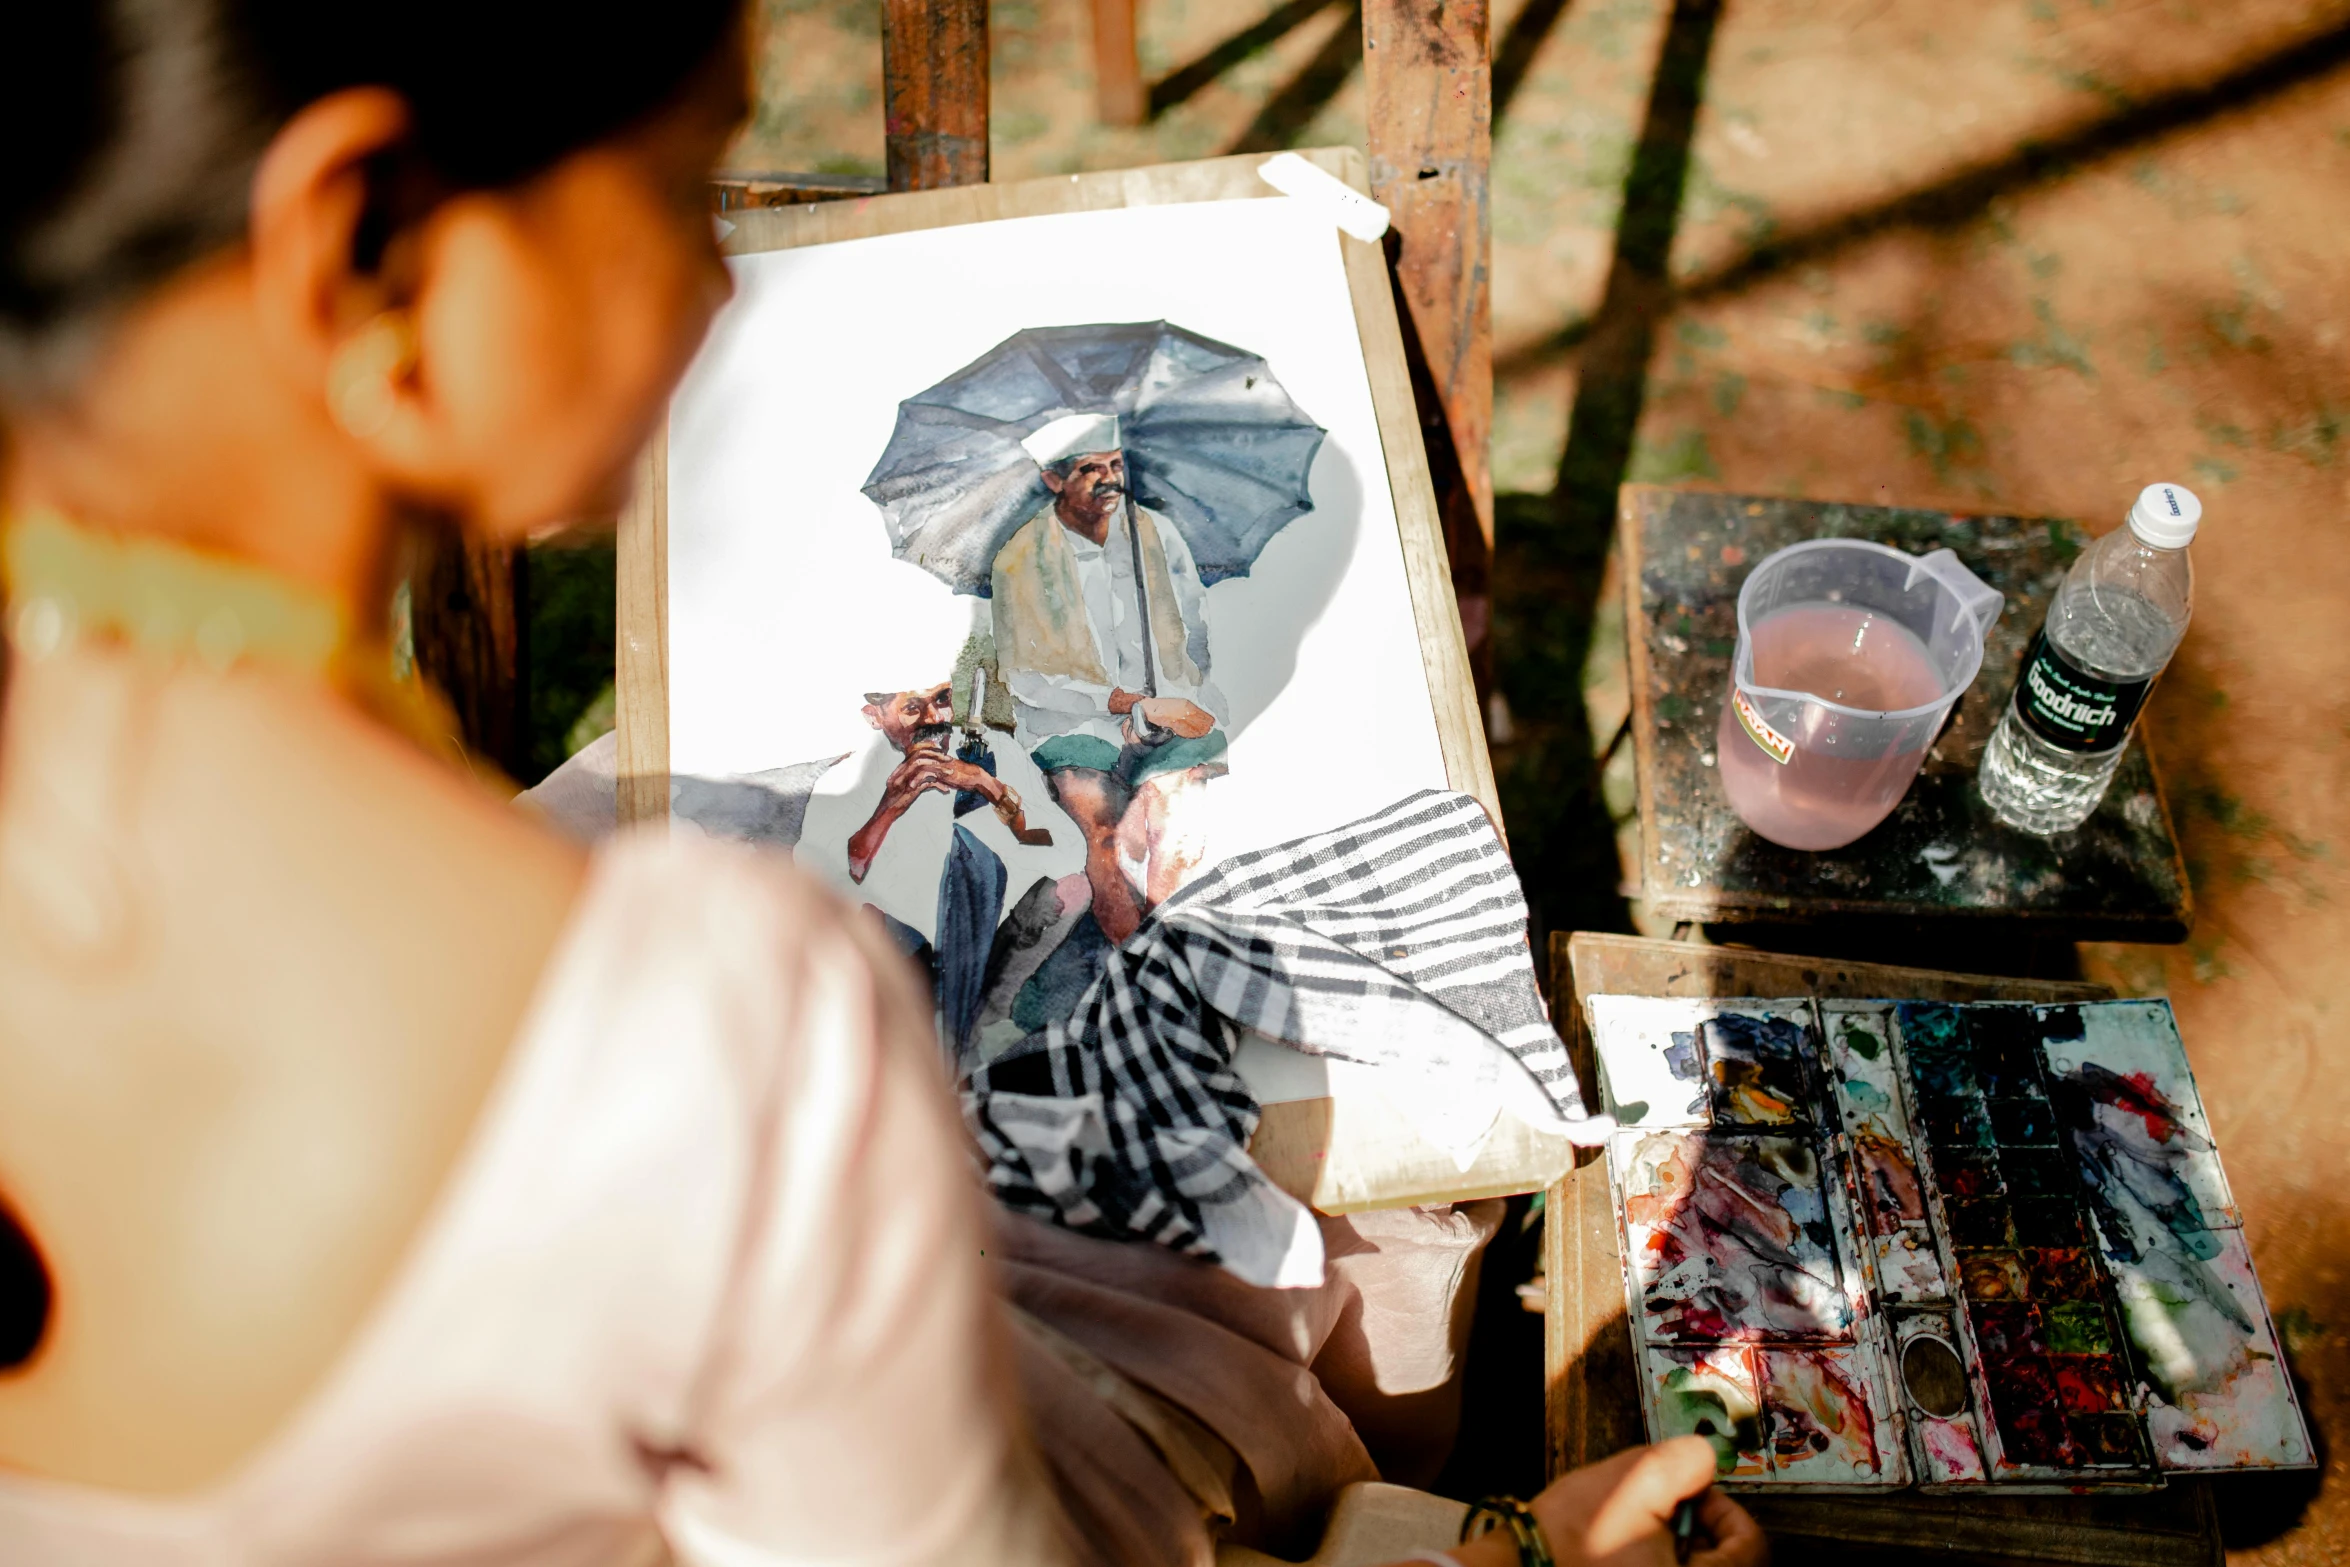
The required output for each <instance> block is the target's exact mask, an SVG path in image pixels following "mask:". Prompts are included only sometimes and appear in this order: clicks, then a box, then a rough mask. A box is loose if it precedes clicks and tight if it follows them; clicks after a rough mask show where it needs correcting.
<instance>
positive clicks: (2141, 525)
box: [2130, 484, 2203, 550]
mask: <svg viewBox="0 0 2350 1567" xmlns="http://www.w3.org/2000/svg"><path fill="white" fill-rule="evenodd" d="M2202 520H2203V503H2202V502H2201V501H2199V500H2197V499H2196V498H2195V492H2194V491H2193V490H2190V489H2188V488H2187V487H2186V486H2185V485H2182V484H2149V485H2148V486H2146V488H2145V489H2144V490H2142V491H2140V492H2139V494H2138V504H2137V505H2135V506H2133V507H2131V508H2130V531H2131V532H2132V533H2135V534H2136V535H2137V536H2138V537H2139V538H2141V539H2143V540H2144V541H2145V542H2146V543H2148V544H2151V545H2153V546H2154V547H2155V548H2156V549H2158V550H2180V549H2185V548H2186V547H2187V541H2188V540H2190V539H2192V538H2194V537H2195V525H2196V524H2197V523H2199V522H2201V521H2202Z"/></svg>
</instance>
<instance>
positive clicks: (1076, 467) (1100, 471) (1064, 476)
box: [1044, 451, 1126, 526]
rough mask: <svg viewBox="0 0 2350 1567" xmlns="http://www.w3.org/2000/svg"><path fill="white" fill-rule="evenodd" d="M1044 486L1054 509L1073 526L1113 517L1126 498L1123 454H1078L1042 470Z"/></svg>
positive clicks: (1064, 520)
mask: <svg viewBox="0 0 2350 1567" xmlns="http://www.w3.org/2000/svg"><path fill="white" fill-rule="evenodd" d="M1044 487H1045V488H1046V489H1048V490H1050V491H1052V492H1053V496H1054V509H1055V510H1056V511H1058V512H1059V513H1060V514H1061V520H1062V521H1063V522H1066V523H1069V524H1070V525H1072V526H1084V525H1088V524H1098V523H1101V522H1104V521H1107V520H1108V519H1109V518H1110V517H1112V516H1114V515H1116V513H1117V510H1118V507H1119V505H1120V503H1122V502H1123V501H1124V500H1125V498H1126V454H1125V453H1124V452H1117V451H1110V452H1081V453H1079V454H1078V455H1076V456H1074V457H1064V458H1062V459H1061V460H1060V461H1059V462H1056V463H1054V464H1052V465H1051V466H1049V467H1047V468H1046V469H1045V470H1044Z"/></svg>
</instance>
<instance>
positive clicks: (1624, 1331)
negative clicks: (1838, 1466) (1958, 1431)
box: [1543, 932, 2221, 1567]
mask: <svg viewBox="0 0 2350 1567" xmlns="http://www.w3.org/2000/svg"><path fill="white" fill-rule="evenodd" d="M1550 960H1551V1006H1552V1012H1553V1015H1554V1016H1555V1017H1556V1018H1557V1019H1558V1021H1559V1023H1560V1026H1561V1030H1562V1032H1563V1033H1565V1035H1566V1038H1567V1043H1568V1047H1569V1051H1570V1054H1572V1055H1573V1056H1574V1058H1575V1066H1576V1071H1577V1072H1578V1073H1579V1074H1580V1075H1581V1077H1582V1079H1583V1081H1584V1083H1585V1084H1586V1085H1587V1086H1588V1087H1589V1088H1590V1090H1591V1091H1592V1094H1593V1099H1592V1102H1594V1103H1596V1102H1597V1093H1596V1084H1597V1075H1596V1073H1595V1071H1594V1070H1593V1067H1592V1062H1591V1058H1590V1040H1589V1034H1588V1031H1587V1030H1586V1029H1585V1028H1584V1027H1583V1024H1582V1006H1581V998H1582V997H1585V996H1592V995H1642V996H1729V995H1744V994H1761V993H1764V992H1769V993H1771V994H1773V995H1785V996H1797V995H1809V996H1815V997H1848V998H1853V999H1865V998H1870V997H1881V996H1886V995H1894V994H1899V995H1902V996H1907V997H1914V998H1918V999H1924V1000H1938V1001H2047V1002H2063V1001H2096V1000H2104V999H2108V998H2110V997H2111V995H2112V992H2111V991H2109V990H2107V989H2106V988H2105V987H2104V986H2101V985H2085V984H2074V983H2065V982H2060V981H2053V980H2022V979H2006V978H2001V977H1996V976H1990V975H1979V974H1946V973H1941V972H1938V971H1936V970H1932V969H1922V968H1905V967H1899V966H1895V965H1889V964H1877V963H1847V962H1839V961H1832V960H1828V959H1821V958H1807V957H1795V956H1788V955H1785V954H1780V953H1769V952H1756V951H1751V950H1747V949H1744V948H1730V947H1703V946H1697V945H1694V944H1691V943H1685V942H1672V941H1657V940H1650V939H1645V938H1641V937H1634V936H1608V935H1595V934H1590V933H1580V932H1579V933H1577V934H1575V935H1574V936H1571V937H1570V936H1566V935H1563V934H1562V935H1557V936H1554V937H1552V938H1551V951H1550ZM1543 1213H1544V1224H1543V1256H1544V1274H1545V1277H1546V1279H1547V1281H1548V1286H1549V1290H1548V1301H1547V1309H1546V1311H1545V1313H1544V1320H1543V1328H1544V1340H1545V1354H1544V1362H1545V1378H1546V1383H1547V1390H1548V1391H1547V1399H1546V1406H1547V1407H1546V1413H1547V1418H1546V1422H1545V1424H1546V1429H1547V1444H1546V1445H1547V1448H1548V1454H1547V1456H1548V1464H1549V1472H1550V1473H1551V1474H1553V1475H1558V1474H1562V1473H1564V1472H1565V1471H1567V1470H1569V1469H1572V1468H1575V1467H1577V1466H1578V1465H1581V1464H1587V1463H1591V1462H1594V1461H1596V1460H1598V1459H1601V1458H1605V1457H1606V1456H1608V1455H1609V1454H1610V1453H1614V1452H1617V1451H1620V1450H1621V1449H1623V1448H1626V1447H1630V1446H1634V1445H1636V1444H1638V1443H1640V1442H1642V1441H1644V1440H1646V1436H1645V1432H1644V1429H1643V1426H1642V1421H1641V1413H1640V1398H1639V1392H1638V1388H1637V1385H1636V1384H1635V1381H1634V1372H1633V1360H1632V1339H1631V1333H1630V1331H1629V1327H1628V1325H1627V1323H1626V1321H1625V1317H1624V1284H1623V1270H1622V1265H1621V1263H1620V1262H1619V1261H1618V1254H1617V1246H1618V1240H1617V1231H1616V1221H1615V1208H1614V1203H1613V1201H1612V1199H1611V1197H1610V1195H1609V1191H1608V1180H1607V1167H1606V1165H1605V1163H1604V1161H1601V1160H1599V1159H1597V1158H1596V1157H1594V1158H1592V1159H1591V1161H1590V1162H1588V1163H1585V1164H1583V1165H1581V1166H1580V1167H1578V1168H1575V1169H1572V1170H1570V1171H1568V1172H1567V1174H1566V1175H1565V1176H1564V1177H1563V1178H1562V1179H1561V1180H1560V1181H1559V1182H1558V1183H1557V1184H1556V1185H1554V1186H1552V1187H1551V1188H1550V1192H1549V1195H1548V1198H1547V1199H1546V1201H1545V1205H1544V1210H1543ZM1741 1500H1742V1501H1743V1502H1744V1503H1745V1504H1746V1505H1747V1506H1748V1507H1749V1508H1750V1509H1751V1510H1752V1511H1753V1512H1754V1513H1755V1515H1756V1516H1757V1518H1759V1519H1760V1520H1761V1521H1762V1523H1763V1526H1764V1528H1765V1529H1766V1530H1767V1531H1768V1532H1769V1533H1770V1535H1771V1537H1772V1543H1773V1544H1774V1546H1776V1547H1778V1548H1779V1550H1780V1552H1781V1554H1782V1555H1791V1554H1793V1552H1792V1551H1791V1550H1790V1549H1789V1548H1790V1547H1798V1548H1800V1549H1801V1550H1802V1551H1803V1552H1804V1553H1806V1554H1807V1556H1808V1557H1811V1558H1824V1559H1826V1560H1828V1561H1833V1562H1839V1563H1842V1562H1879V1561H1884V1562H1891V1561H1895V1560H1901V1561H1905V1562H1916V1561H1920V1560H1922V1561H1924V1562H1926V1563H1930V1564H1933V1567H1960V1564H1965V1567H1991V1564H2005V1563H2012V1562H2051V1563H2073V1564H2082V1567H2087V1564H2092V1563H2094V1564H2111V1567H2122V1564H2130V1567H2215V1564H2216V1563H2217V1562H2218V1561H2219V1560H2220V1557H2221V1551H2220V1542H2219V1532H2218V1526H2217V1515H2216V1513H2215V1512H2214V1511H2213V1509H2212V1506H2211V1501H2210V1496H2209V1493H2208V1491H2207V1490H2206V1489H2205V1487H2204V1486H2203V1484H2202V1483H2201V1482H2199V1481H2194V1480H2173V1481H2172V1483H2171V1484H2170V1485H2169V1486H2168V1487H2166V1488H2165V1489H2163V1490H2161V1491H2157V1492H2154V1493H2153V1494H2151V1495H2146V1496H2033V1497H1973V1496H1970V1497H1950V1496H1924V1495H1918V1494H1915V1493H1909V1494H1898V1495H1891V1496H1871V1497H1856V1496H1838V1497H1832V1498H1831V1497H1794V1496H1773V1497H1757V1496H1747V1497H1743V1498H1741Z"/></svg>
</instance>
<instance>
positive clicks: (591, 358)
mask: <svg viewBox="0 0 2350 1567" xmlns="http://www.w3.org/2000/svg"><path fill="white" fill-rule="evenodd" d="M738 10H739V0H664V3H662V4H659V5H643V4H626V3H621V0H37V3H28V4H20V5H12V6H10V7H9V8H8V11H7V18H6V20H5V21H0V144H5V145H6V146H7V147H8V148H9V149H10V152H9V155H8V157H7V159H6V160H5V161H4V162H0V420H4V421H5V423H6V426H7V428H8V431H9V436H10V451H9V454H8V458H9V471H8V473H7V475H6V485H7V489H6V490H5V492H0V493H5V494H6V495H7V496H8V498H9V499H10V501H11V503H13V504H20V505H21V504H32V503H39V504H46V505H51V506H55V507H57V508H58V509H61V510H64V511H67V512H68V513H72V514H79V515H82V516H83V517H84V518H85V520H88V521H91V522H93V523H96V524H102V525H106V526H131V527H138V526H153V527H156V528H158V529H159V530H161V531H167V532H177V533H182V534H185V535H187V536H189V537H190V538H191V539H192V540H193V541H194V542H197V543H201V544H206V545H210V546H212V547H215V548H222V549H227V550H230V551H232V552H236V553H242V554H247V555H254V556H259V557H261V558H263V559H265V560H270V561H272V563H275V564H281V565H291V566H294V567H296V568H297V569H303V568H309V567H316V568H319V569H321V570H328V569H329V568H331V567H332V566H334V565H335V562H334V561H332V560H331V559H328V558H326V557H330V556H332V555H333V554H334V552H335V550H336V549H337V548H338V547H339V548H341V549H343V550H344V551H345V552H346V553H347V552H348V551H349V550H350V549H351V548H353V547H354V546H353V545H352V544H351V543H350V541H348V540H344V541H342V542H341V543H340V544H339V545H338V544H337V543H336V542H334V541H331V540H328V539H326V538H325V537H323V535H324V534H325V533H326V532H327V531H329V530H330V529H331V528H333V527H334V526H336V525H337V524H338V523H340V524H341V531H342V532H343V533H346V534H347V533H350V532H352V531H353V530H352V528H351V527H350V526H349V525H348V520H349V519H350V518H351V517H353V516H360V515H369V514H373V515H379V516H380V515H394V514H397V513H399V512H402V511H427V512H435V513H440V514H443V515H446V516H449V517H452V518H455V519H456V520H458V521H459V522H460V523H462V524H464V525H467V526H469V527H470V528H472V529H473V530H475V531H477V532H478V533H479V534H481V535H483V536H486V537H508V538H510V537H513V536H516V535H520V534H523V533H525V532H527V531H530V530H533V529H536V528H539V527H541V526H544V525H546V524H549V523H553V522H558V521H562V520H565V519H567V518H571V517H576V516H579V515H582V514H593V513H596V512H598V511H608V510H609V508H611V507H612V506H613V505H614V504H615V503H616V501H617V500H618V499H619V498H620V497H621V496H622V495H623V494H624V486H625V482H626V478H627V475H628V471H629V466H630V459H631V457H632V455H633V453H634V452H635V451H636V450H637V448H638V447H639V446H640V445H641V444H642V442H643V440H644V439H645V437H646V436H647V435H648V433H649V432H650V431H651V430H652V429H653V427H654V423H655V421H656V419H657V418H658V416H659V413H660V410H661V408H662V406H663V403H664V400H665V398H666V396H667V394H668V392H669V389H670V387H671V385H672V383H673V382H674V381H675V380H676V378H677V377H678V376H679V375H680V374H681V373H682V371H683V369H684V366H685V364H686V362H687V361H688V359H689V358H690V357H691V355H692V353H693V351H694V349H695V347H696V345H697V344H698V343H699V342H700V340H701V337H702V334H703V332H704V330H705V328H706V327H707V325H708V323H709V321H710V318H711V316H712V314H713V312H714V311H715V310H716V308H717V306H718V305H719V304H720V303H721V302H722V301H723V300H724V299H725V298H726V296H727V292H728V282H727V276H726V273H725V270H724V268H723V267H722V265H721V263H720V261H719V258H718V255H717V253H716V248H715V241H714V238H713V232H712V225H711V220H710V215H709V209H708V203H707V195H706V192H707V184H706V181H707V177H708V173H709V170H710V168H711V167H712V165H713V162H714V161H715V159H716V157H717V155H718V154H719V152H720V151H721V150H722V149H723V147H724V146H725V144H726V142H727V140H728V139H729V138H730V136H731V134H732V132H733V130H734V128H735V126H736V124H737V122H738V120H739V119H740V117H741V115H742V113H743V110H744V104H745V79H746V67H745V64H744V58H745V57H744V52H743V46H742V40H741V19H740V17H739V15H738ZM359 531H366V530H359ZM306 532H307V535H313V536H305V534H306ZM381 532H382V530H381V529H380V528H377V529H375V530H374V532H373V534H371V538H373V539H375V540H376V541H377V542H378V543H380V535H381ZM272 540H274V541H275V544H276V545H277V546H278V547H276V548H265V547H260V546H262V545H267V544H269V543H270V542H271V541H272ZM345 564H348V563H345ZM330 574H331V572H330Z"/></svg>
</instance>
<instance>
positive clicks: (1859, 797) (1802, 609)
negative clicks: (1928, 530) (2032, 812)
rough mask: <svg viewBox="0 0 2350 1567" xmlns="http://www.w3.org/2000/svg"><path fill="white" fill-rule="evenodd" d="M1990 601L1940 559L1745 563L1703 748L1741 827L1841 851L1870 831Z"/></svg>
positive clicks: (1935, 719) (1811, 557)
mask: <svg viewBox="0 0 2350 1567" xmlns="http://www.w3.org/2000/svg"><path fill="white" fill-rule="evenodd" d="M2004 602H2005V601H2004V600H2003V599H2002V598H2001V596H2000V594H1999V592H1998V590H1997V589H1995V588H1992V587H1989V586H1987V585H1985V583H1984V582H1983V580H1982V579H1981V578H1979V577H1977V576H1976V575H1975V574H1974V573H1973V572H1971V571H1969V570H1967V569H1966V567H1964V566H1962V565H1960V564H1959V561H1958V557H1957V556H1956V555H1954V554H1952V553H1951V552H1950V551H1948V550H1936V551H1934V553H1932V554H1931V555H1925V556H1918V555H1905V554H1903V553H1902V552H1901V551H1899V550H1897V549H1889V548H1887V547H1886V546H1885V545H1882V544H1871V543H1868V542H1867V541H1865V540H1861V539H1812V540H1809V541H1807V542H1805V543H1802V544H1791V545H1789V546H1788V547H1787V548H1785V549H1783V550H1780V551H1778V552H1777V553H1776V554H1773V555H1771V556H1768V557H1767V558H1765V559H1764V560H1763V561H1762V562H1760V563H1759V564H1758V565H1756V567H1755V568H1754V570H1753V571H1752V572H1750V573H1748V575H1747V578H1746V582H1745V585H1744V586H1742V587H1740V588H1739V590H1738V654H1737V658H1736V660H1735V661H1734V662H1733V663H1732V664H1731V666H1730V692H1729V697H1728V700H1726V701H1725V702H1724V703H1723V704H1722V724H1721V731H1720V733H1719V734H1718V735H1717V736H1716V738H1715V743H1714V753H1715V755H1716V756H1717V757H1718V758H1719V760H1720V764H1721V774H1722V788H1723V789H1724V790H1725V791H1726V792H1727V793H1728V794H1729V796H1730V805H1731V808H1732V809H1734V810H1735V811H1737V813H1738V815H1739V818H1740V820H1742V821H1744V822H1745V823H1746V825H1747V826H1749V827H1751V828H1753V829H1754V830H1755V831H1756V832H1757V833H1759V834H1761V835H1762V836H1763V837H1765V838H1768V839H1770V840H1771V842H1773V843H1777V844H1783V845H1785V846H1786V847H1788V848H1790V849H1840V848H1842V847H1843V846H1844V845H1846V844H1848V843H1850V842H1852V840H1853V839H1855V838H1858V837H1859V836H1860V835H1861V834H1863V833H1865V832H1867V831H1868V830H1869V829H1870V828H1872V827H1874V826H1876V825H1877V823H1879V822H1881V821H1883V820H1884V819H1885V818H1886V816H1887V815H1889V814H1890V813H1891V812H1892V810H1893V807H1894V806H1896V805H1898V804H1900V803H1901V797H1902V796H1903V795H1905V794H1907V793H1908V792H1909V785H1910V781H1911V780H1912V779H1913V778H1915V777H1916V776H1917V771H1918V763H1919V762H1921V761H1922V760H1924V758H1925V754H1926V748H1927V747H1928V746H1929V745H1931V744H1933V741H1934V736H1935V735H1936V734H1938V733H1939V732H1940V731H1941V728H1942V721H1943V719H1944V718H1946V717H1948V716H1949V713H1950V707H1951V704H1952V703H1954V702H1956V701H1957V700H1958V699H1959V697H1960V696H1961V695H1963V694H1964V693H1965V691H1966V688H1967V686H1968V685H1969V684H1970V683H1972V681H1973V680H1974V678H1975V673H1976V671H1978V670H1979V669H1981V668H1982V667H1983V636H1984V633H1986V632H1988V631H1989V630H1990V629H1991V625H1992V623H1993V622H1994V621H1996V620H1998V618H1999V611H2000V609H2001V607H2002V606H2003V604H2004Z"/></svg>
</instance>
